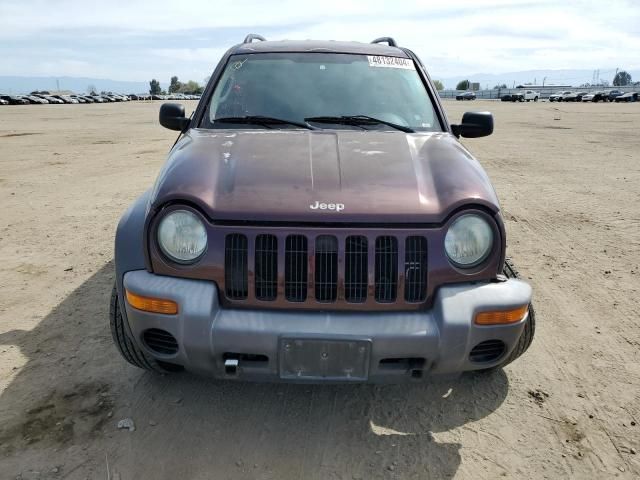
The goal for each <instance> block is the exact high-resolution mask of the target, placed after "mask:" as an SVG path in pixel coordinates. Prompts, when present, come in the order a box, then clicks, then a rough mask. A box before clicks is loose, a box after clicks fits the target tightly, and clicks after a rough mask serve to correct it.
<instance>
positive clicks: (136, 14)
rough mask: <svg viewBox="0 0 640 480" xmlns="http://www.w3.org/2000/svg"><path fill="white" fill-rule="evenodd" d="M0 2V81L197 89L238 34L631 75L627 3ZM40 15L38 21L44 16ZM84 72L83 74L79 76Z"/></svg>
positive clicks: (465, 68) (635, 25)
mask: <svg viewBox="0 0 640 480" xmlns="http://www.w3.org/2000/svg"><path fill="white" fill-rule="evenodd" d="M441 3H442V2H438V3H437V4H436V3H435V2H426V1H419V0H411V1H403V2H389V1H388V0H387V1H383V0H368V1H362V2H353V1H346V0H325V1H323V2H303V1H301V0H282V1H277V2H265V1H259V0H234V1H231V0H216V1H209V0H192V1H191V2H167V3H161V2H158V1H156V0H153V1H152V0H137V1H122V0H113V1H111V2H109V3H108V4H104V3H96V4H95V5H92V4H91V3H88V2H87V1H86V0H82V1H80V0H58V1H56V2H55V8H52V2H51V1H50V0H47V1H45V0H2V3H0V18H2V19H3V28H2V29H1V30H0V55H2V57H3V59H4V61H3V63H2V64H1V65H0V75H2V74H13V75H19V74H25V75H36V74H38V75H39V74H43V73H42V72H47V73H46V74H51V75H93V74H94V72H100V73H101V74H102V75H105V76H109V77H111V78H116V79H133V80H145V79H148V78H150V77H152V76H156V77H161V78H164V76H169V75H171V74H178V75H179V76H180V77H181V78H184V77H191V78H195V79H201V78H202V77H204V76H206V75H208V74H209V73H210V72H211V70H212V69H213V67H214V66H215V63H216V62H217V60H218V58H219V57H220V56H221V55H222V53H223V52H224V51H225V50H226V49H227V48H228V47H229V46H231V44H232V43H234V42H239V41H241V39H242V36H243V34H244V33H249V31H253V32H255V33H262V32H265V31H268V32H270V33H271V35H270V36H272V37H276V38H298V39H299V38H316V39H338V40H359V41H370V40H371V39H373V38H374V37H377V36H381V35H390V36H394V37H395V38H396V39H397V40H398V41H399V42H400V43H402V45H405V46H407V47H409V48H411V49H413V50H414V51H416V53H418V54H419V55H420V56H421V57H422V58H423V60H424V62H425V63H426V64H427V66H428V67H429V68H430V70H431V71H432V73H433V74H434V75H435V76H444V77H446V76H455V75H462V74H471V73H475V72H489V73H496V72H504V71H516V70H531V69H543V68H544V69H554V68H555V69H558V68H575V69H577V68H585V69H596V68H615V67H618V66H619V67H623V68H627V69H638V68H640V9H639V8H637V5H636V4H634V2H633V1H631V0H616V1H611V2H607V3H606V4H603V3H602V2H601V0H599V1H597V2H592V1H589V0H578V1H573V2H565V3H562V4H559V3H558V2H556V1H551V0H530V1H527V0H521V1H507V0H491V1H490V0H459V1H457V2H455V3H450V4H445V5H442V4H441ZM44 12H46V13H44ZM84 69H86V71H84Z"/></svg>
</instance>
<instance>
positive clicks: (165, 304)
mask: <svg viewBox="0 0 640 480" xmlns="http://www.w3.org/2000/svg"><path fill="white" fill-rule="evenodd" d="M125 293H126V296H127V302H129V305H131V306H132V307H133V308H135V309H137V310H142V311H144V312H152V313H163V314H165V315H175V314H176V313H178V304H177V303H176V302H174V301H172V300H166V299H164V298H151V297H143V296H142V295H136V294H135V293H131V292H130V291H129V290H125Z"/></svg>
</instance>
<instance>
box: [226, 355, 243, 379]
mask: <svg viewBox="0 0 640 480" xmlns="http://www.w3.org/2000/svg"><path fill="white" fill-rule="evenodd" d="M239 363H240V362H239V360H238V359H237V358H227V359H226V360H225V361H224V373H225V375H227V376H230V377H235V376H237V375H238V370H240V368H239V367H238V364H239Z"/></svg>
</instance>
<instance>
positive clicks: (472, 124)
mask: <svg viewBox="0 0 640 480" xmlns="http://www.w3.org/2000/svg"><path fill="white" fill-rule="evenodd" d="M451 130H452V131H453V134H454V135H455V136H456V137H461V136H462V137H466V138H477V137H486V136H487V135H491V134H492V133H493V115H491V113H489V112H466V113H465V114H464V115H462V123H460V124H459V125H451Z"/></svg>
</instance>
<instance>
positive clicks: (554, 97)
mask: <svg viewBox="0 0 640 480" xmlns="http://www.w3.org/2000/svg"><path fill="white" fill-rule="evenodd" d="M570 94H571V91H570V90H565V91H564V92H556V93H552V94H551V95H549V101H550V102H561V101H562V98H563V97H564V96H565V95H570Z"/></svg>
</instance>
